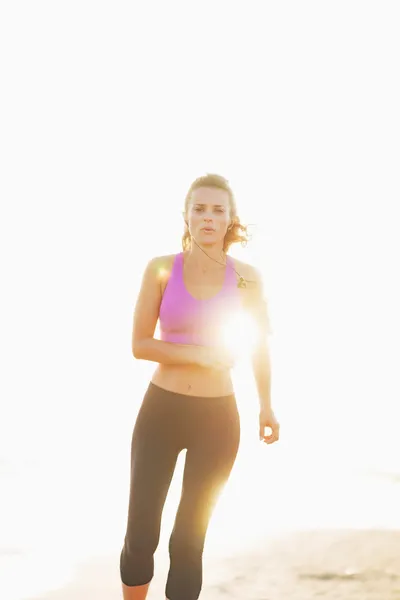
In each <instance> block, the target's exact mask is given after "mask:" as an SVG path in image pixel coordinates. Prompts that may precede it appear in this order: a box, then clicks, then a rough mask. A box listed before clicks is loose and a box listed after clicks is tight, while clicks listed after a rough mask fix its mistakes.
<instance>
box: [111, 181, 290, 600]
mask: <svg viewBox="0 0 400 600" xmlns="http://www.w3.org/2000/svg"><path fill="white" fill-rule="evenodd" d="M184 220H185V233H184V236H183V252H181V253H179V254H176V255H171V256H162V257H157V258H154V259H152V260H151V261H150V262H149V264H148V265H147V268H146V270H145V273H144V276H143V280H142V285H141V289H140V292H139V296H138V300H137V304H136V307H135V313H134V324H133V334H132V351H133V355H134V357H135V358H137V359H142V360H150V361H153V362H156V363H158V366H157V368H156V369H155V372H154V374H153V377H152V379H151V382H150V383H149V387H148V389H147V391H146V394H145V396H144V399H143V401H142V405H141V407H140V410H139V413H138V416H137V419H136V423H135V427H134V431H133V436H132V448H131V488H130V497H129V510H128V521H127V531H126V536H125V543H124V546H123V549H122V552H121V559H120V572H121V580H122V589H123V597H124V599H125V600H144V599H145V598H146V595H147V591H148V588H149V584H150V581H151V579H152V577H153V573H154V561H153V555H154V552H155V550H156V548H157V546H158V542H159V535H160V525H161V514H162V510H163V506H164V502H165V499H166V496H167V492H168V489H169V485H170V483H171V479H172V476H173V473H174V469H175V465H176V461H177V458H178V454H179V453H180V452H181V451H182V450H184V449H186V450H187V452H186V460H185V469H184V476H183V486H182V495H181V499H180V503H179V508H178V511H177V514H176V519H175V524H174V528H173V531H172V534H171V537H170V541H169V555H170V569H169V573H168V579H167V584H166V598H167V600H196V599H197V598H198V597H199V595H200V591H201V586H202V555H203V548H204V542H205V536H206V532H207V527H208V524H209V520H210V517H211V514H212V510H213V508H214V506H215V503H216V500H217V498H218V496H219V494H220V492H221V490H222V487H223V486H224V484H225V483H226V481H227V479H228V477H229V475H230V472H231V469H232V467H233V464H234V462H235V458H236V455H237V451H238V447H239V438H240V421H239V415H238V410H237V405H236V399H235V395H234V390H233V386H232V380H231V375H230V370H231V368H232V367H233V364H234V357H233V355H232V352H230V350H229V348H227V346H226V344H224V341H223V340H224V336H223V332H224V328H225V329H226V327H227V326H229V322H230V323H231V326H234V325H232V322H233V323H234V315H235V314H236V313H237V312H238V311H243V310H246V311H249V312H250V313H251V315H252V316H253V318H254V319H255V320H256V324H257V331H258V332H259V336H258V339H257V342H256V344H255V346H254V351H253V353H252V365H253V371H254V375H255V379H256V384H257V389H258V393H259V398H260V413H259V435H260V440H263V441H264V442H266V443H267V444H272V443H273V442H275V441H277V440H278V439H279V424H278V422H277V420H276V418H275V416H274V413H273V410H272V408H271V402H270V361H269V354H268V347H267V341H266V338H267V333H268V315H267V308H266V302H265V300H264V299H263V292H262V283H261V279H260V276H259V274H258V272H257V271H256V270H255V269H254V268H253V267H252V266H250V265H248V264H246V263H243V262H241V261H238V260H236V259H233V258H232V257H230V256H228V255H227V251H228V249H229V247H230V245H231V244H232V243H234V242H245V241H246V239H247V238H246V228H245V227H244V226H243V225H241V223H240V221H239V219H238V217H237V214H236V206H235V200H234V196H233V193H232V190H231V188H230V186H229V184H228V182H227V180H226V179H224V178H223V177H221V176H219V175H213V174H208V175H205V176H203V177H200V178H198V179H196V180H195V181H194V182H193V183H192V185H191V186H190V189H189V191H188V194H187V196H186V201H185V210H184ZM158 320H159V323H160V338H161V339H155V338H154V332H155V328H156V324H157V322H158ZM266 427H270V428H271V429H272V433H271V434H270V435H265V428H266Z"/></svg>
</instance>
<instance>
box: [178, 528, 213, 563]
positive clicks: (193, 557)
mask: <svg viewBox="0 0 400 600" xmlns="http://www.w3.org/2000/svg"><path fill="white" fill-rule="evenodd" d="M203 548H204V537H203V536H199V535H195V534H194V533H193V532H191V533H189V532H186V534H177V533H176V532H173V533H172V535H171V537H170V540H169V555H170V558H171V562H175V563H180V564H194V563H196V562H197V561H198V560H201V558H202V556H203Z"/></svg>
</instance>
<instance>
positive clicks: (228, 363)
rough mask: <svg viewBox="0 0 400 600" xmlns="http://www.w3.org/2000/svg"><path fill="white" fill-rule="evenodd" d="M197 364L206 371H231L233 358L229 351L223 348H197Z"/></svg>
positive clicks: (233, 362)
mask: <svg viewBox="0 0 400 600" xmlns="http://www.w3.org/2000/svg"><path fill="white" fill-rule="evenodd" d="M197 349H198V353H197V361H196V362H197V364H198V365H199V366H200V367H204V368H206V369H217V370H224V369H232V368H233V367H234V366H235V356H234V354H233V352H232V351H231V350H229V349H228V348H226V347H223V346H212V347H208V346H197Z"/></svg>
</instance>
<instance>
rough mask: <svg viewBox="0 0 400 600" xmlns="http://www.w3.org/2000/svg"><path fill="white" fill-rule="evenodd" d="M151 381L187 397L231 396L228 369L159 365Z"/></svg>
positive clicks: (230, 380)
mask: <svg viewBox="0 0 400 600" xmlns="http://www.w3.org/2000/svg"><path fill="white" fill-rule="evenodd" d="M151 381H152V382H153V383H154V384H155V385H158V386H159V387H161V388H164V389H166V390H169V391H171V392H175V393H177V394H187V395H189V396H207V397H212V396H215V397H217V396H228V395H229V394H233V383H232V378H231V372H230V369H223V370H222V369H221V370H217V369H208V368H204V367H197V366H196V365H163V364H159V365H158V366H157V368H156V370H155V372H154V374H153V377H152V379H151Z"/></svg>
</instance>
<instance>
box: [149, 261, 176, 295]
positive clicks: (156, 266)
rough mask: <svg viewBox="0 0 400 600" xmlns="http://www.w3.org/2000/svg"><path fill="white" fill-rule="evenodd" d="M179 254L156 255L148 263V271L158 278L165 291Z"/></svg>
mask: <svg viewBox="0 0 400 600" xmlns="http://www.w3.org/2000/svg"><path fill="white" fill-rule="evenodd" d="M176 256H177V254H164V255H163V256H154V257H153V258H152V259H151V260H150V261H149V262H148V264H147V269H146V270H147V271H148V272H149V273H150V274H151V275H152V276H153V277H154V278H156V279H157V280H158V282H159V283H160V284H161V289H162V291H164V289H165V286H166V285H167V283H168V279H169V276H170V274H171V269H172V265H173V264H174V260H175V257H176Z"/></svg>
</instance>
